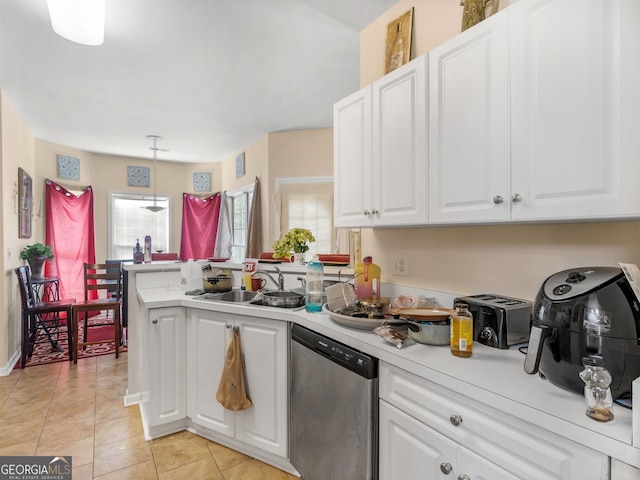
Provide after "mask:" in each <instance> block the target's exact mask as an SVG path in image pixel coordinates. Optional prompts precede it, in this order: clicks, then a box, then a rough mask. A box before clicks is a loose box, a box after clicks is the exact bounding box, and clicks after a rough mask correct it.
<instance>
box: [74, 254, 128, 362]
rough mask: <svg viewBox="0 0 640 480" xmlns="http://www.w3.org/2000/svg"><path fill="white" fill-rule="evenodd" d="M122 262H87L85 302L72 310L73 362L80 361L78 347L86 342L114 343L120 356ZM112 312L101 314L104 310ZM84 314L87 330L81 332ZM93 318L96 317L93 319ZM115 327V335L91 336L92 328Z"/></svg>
mask: <svg viewBox="0 0 640 480" xmlns="http://www.w3.org/2000/svg"><path fill="white" fill-rule="evenodd" d="M121 294H122V264H121V263H85V264H84V302H82V303H79V302H78V303H75V304H74V305H73V306H72V309H71V323H72V325H73V363H78V355H79V349H80V348H82V349H83V350H84V349H85V348H86V347H87V345H96V344H101V343H114V344H115V353H116V358H118V356H119V347H120V335H121V328H122V327H121V323H120V319H121V315H122V298H121ZM105 311H106V312H109V311H112V312H113V317H110V316H109V315H106V316H102V315H98V314H100V313H101V312H105ZM81 315H82V321H83V322H84V332H83V334H82V339H80V335H79V321H80V316H81ZM91 317H94V318H93V320H90V318H91ZM105 326H113V338H99V339H95V338H94V339H91V338H90V335H89V330H90V329H93V328H97V327H105Z"/></svg>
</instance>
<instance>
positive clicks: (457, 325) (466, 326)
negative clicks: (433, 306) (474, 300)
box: [449, 303, 473, 357]
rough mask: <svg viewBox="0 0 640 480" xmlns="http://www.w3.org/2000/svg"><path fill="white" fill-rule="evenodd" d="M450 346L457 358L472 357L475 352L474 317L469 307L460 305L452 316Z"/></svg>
mask: <svg viewBox="0 0 640 480" xmlns="http://www.w3.org/2000/svg"><path fill="white" fill-rule="evenodd" d="M450 329H451V336H450V342H449V346H450V347H451V353H452V354H453V355H455V356H456V357H470V356H471V354H472V351H473V315H471V312H470V311H469V305H466V304H464V303H458V304H457V305H456V306H455V310H454V312H453V313H452V314H451V327H450Z"/></svg>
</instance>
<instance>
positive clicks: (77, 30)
mask: <svg viewBox="0 0 640 480" xmlns="http://www.w3.org/2000/svg"><path fill="white" fill-rule="evenodd" d="M47 5H48V6H49V16H50V17H51V26H52V27H53V31H54V32H56V33H57V34H58V35H60V36H61V37H63V38H66V39H67V40H71V41H72V42H76V43H81V44H83V45H93V46H97V45H102V44H103V42H104V18H105V0H47Z"/></svg>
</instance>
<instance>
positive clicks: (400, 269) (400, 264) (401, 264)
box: [391, 255, 409, 277]
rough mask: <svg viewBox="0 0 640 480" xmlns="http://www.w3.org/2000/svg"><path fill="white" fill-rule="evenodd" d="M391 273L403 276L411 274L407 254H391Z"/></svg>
mask: <svg viewBox="0 0 640 480" xmlns="http://www.w3.org/2000/svg"><path fill="white" fill-rule="evenodd" d="M391 274H392V275H402V276H403V277H406V276H408V275H409V262H408V261H407V256H406V255H391Z"/></svg>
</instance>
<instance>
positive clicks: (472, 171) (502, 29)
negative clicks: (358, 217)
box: [429, 9, 510, 223]
mask: <svg viewBox="0 0 640 480" xmlns="http://www.w3.org/2000/svg"><path fill="white" fill-rule="evenodd" d="M508 21H509V9H505V10H503V11H501V12H499V13H497V14H496V15H493V16H492V17H490V18H488V19H486V20H485V21H483V22H481V23H479V24H478V25H475V26H474V27H473V28H471V29H468V30H466V31H464V32H463V33H461V34H460V35H457V36H456V37H455V38H453V39H451V40H449V41H448V42H446V43H445V44H443V45H442V46H440V47H437V48H435V49H433V50H431V51H430V52H429V98H430V101H429V222H430V223H455V222H485V221H505V220H508V219H509V192H510V178H509V162H510V150H509V142H510V138H509V123H510V122H509V75H510V70H509V35H508V32H509V30H508V27H509V25H508Z"/></svg>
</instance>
